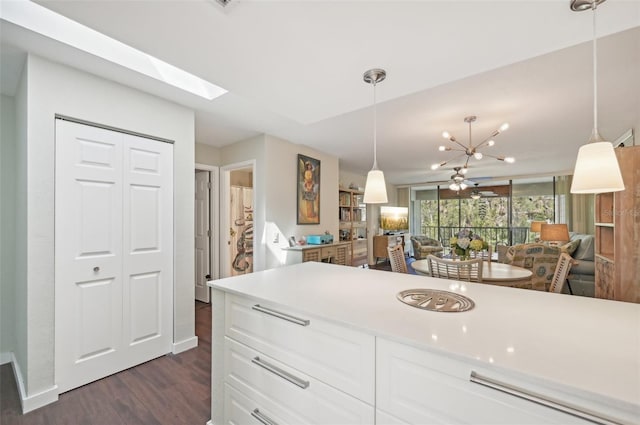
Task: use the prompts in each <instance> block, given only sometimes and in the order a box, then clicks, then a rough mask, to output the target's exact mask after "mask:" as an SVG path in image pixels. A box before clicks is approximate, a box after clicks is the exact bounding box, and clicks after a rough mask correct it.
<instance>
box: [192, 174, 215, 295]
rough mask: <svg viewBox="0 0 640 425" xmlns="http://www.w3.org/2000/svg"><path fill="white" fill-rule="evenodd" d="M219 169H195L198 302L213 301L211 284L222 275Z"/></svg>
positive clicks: (196, 286)
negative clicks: (219, 265)
mask: <svg viewBox="0 0 640 425" xmlns="http://www.w3.org/2000/svg"><path fill="white" fill-rule="evenodd" d="M218 175H219V171H218V167H214V166H211V165H204V164H196V168H195V208H194V210H195V220H194V223H195V232H194V233H195V244H194V246H195V257H194V258H195V299H196V300H197V301H201V302H204V303H209V302H210V295H209V294H210V291H209V287H208V286H207V281H209V280H212V279H217V278H218V277H219V272H218V261H217V259H218V244H217V243H216V242H214V241H217V240H218V213H217V211H218Z"/></svg>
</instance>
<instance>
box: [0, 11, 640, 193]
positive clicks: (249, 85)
mask: <svg viewBox="0 0 640 425" xmlns="http://www.w3.org/2000/svg"><path fill="white" fill-rule="evenodd" d="M1 1H2V3H4V2H6V1H15V0H1ZM38 3H40V4H42V5H44V6H46V7H47V8H50V9H51V10H54V11H56V12H58V13H60V14H62V15H65V16H67V17H69V18H71V19H74V20H75V21H77V22H80V23H82V24H84V25H87V26H89V27H91V28H93V29H96V30H98V31H100V32H103V33H105V34H107V35H109V36H111V37H113V38H115V39H117V40H120V41H122V42H125V43H127V44H129V45H131V46H133V47H135V48H137V49H139V50H142V51H144V52H146V53H149V54H151V55H154V56H156V57H158V58H160V59H162V60H164V61H166V62H169V63H171V64H173V65H175V66H178V67H180V68H183V69H185V70H187V71H189V72H192V73H194V74H196V75H198V76H200V77H203V78H205V79H207V80H209V81H211V82H213V83H215V84H218V85H220V86H222V87H224V88H225V89H227V90H229V93H228V94H226V95H224V96H222V97H220V98H217V99H215V100H213V101H206V100H203V99H200V98H197V97H196V96H193V95H191V94H188V93H183V92H181V91H180V90H177V89H174V88H172V87H168V86H165V85H163V84H162V83H159V82H156V81H154V80H151V79H148V78H146V77H143V76H141V75H139V74H136V73H134V72H132V71H128V70H126V69H123V68H122V67H120V66H117V65H114V64H110V63H107V62H105V61H103V60H101V59H98V58H96V57H93V56H91V55H88V54H85V53H82V52H79V51H76V50H75V49H72V48H70V47H68V46H65V45H61V44H60V43H57V42H54V41H52V40H48V39H44V38H43V37H40V36H38V35H36V34H33V33H30V32H28V31H26V30H24V29H22V28H19V27H16V26H14V25H12V24H9V23H7V22H5V21H2V22H1V26H0V30H1V33H0V34H1V37H2V46H1V47H2V51H1V53H2V58H1V59H2V62H1V63H0V65H1V71H2V73H1V77H2V92H3V93H5V94H12V93H13V92H14V91H15V86H16V82H17V76H18V75H19V72H20V69H21V68H20V67H21V63H22V61H23V58H24V53H21V52H24V51H31V52H34V53H36V54H38V55H40V56H43V57H47V58H50V59H52V60H56V61H60V62H64V63H67V64H69V65H70V66H74V67H77V68H80V69H85V70H87V71H88V72H92V73H94V74H97V75H100V76H102V77H105V78H109V79H113V80H115V81H118V82H121V83H123V84H126V85H130V86H133V87H136V88H138V89H140V90H144V91H147V92H150V93H153V94H156V95H158V96H161V97H165V98H167V99H170V100H172V101H175V102H178V103H181V104H184V105H187V106H190V107H192V108H194V109H195V110H196V140H197V142H198V143H204V144H209V145H213V146H224V145H227V144H230V143H233V142H236V141H238V140H243V139H246V138H249V137H252V136H255V135H257V134H260V133H267V134H271V135H274V136H277V137H281V138H283V139H286V140H289V141H291V142H293V143H298V144H304V145H308V146H311V147H313V148H315V149H318V150H320V151H323V152H327V153H330V154H333V155H335V156H337V157H339V158H340V164H341V168H344V169H347V170H350V171H354V172H359V173H361V174H365V173H366V171H368V169H369V168H371V164H372V162H373V142H372V135H373V108H372V103H373V91H372V87H371V86H370V85H368V84H365V83H364V82H363V81H362V74H363V72H364V71H366V70H367V69H369V68H373V67H381V68H384V69H386V71H387V74H388V75H387V79H386V80H385V81H384V82H382V83H380V84H379V85H378V164H379V166H380V168H381V169H382V170H383V171H384V172H385V176H386V177H387V180H388V181H389V182H391V183H394V184H409V183H420V182H427V181H434V180H441V179H446V178H447V177H448V176H449V175H451V174H452V173H453V172H452V170H451V168H447V169H443V170H440V171H437V172H433V171H431V170H430V169H429V166H430V164H432V163H434V162H439V161H442V160H446V159H448V158H450V157H452V155H451V153H442V152H438V150H437V146H438V145H440V144H443V143H445V142H446V141H445V140H444V139H442V138H441V137H440V134H441V133H442V131H443V130H445V129H446V130H449V131H450V132H451V133H452V134H454V135H455V136H456V137H457V138H458V139H459V140H460V141H462V142H464V143H466V142H467V141H468V133H467V132H468V129H467V126H466V124H465V123H464V122H463V118H464V117H465V116H466V115H477V116H478V121H477V122H476V123H475V124H474V125H473V140H474V142H478V141H480V140H481V139H482V138H484V137H485V136H487V135H488V134H489V133H490V132H491V131H492V130H494V129H495V128H497V127H498V126H499V125H500V124H501V123H502V122H505V121H508V122H509V123H510V125H511V128H510V129H509V130H508V131H507V132H505V133H504V134H502V135H500V136H498V138H496V146H494V147H493V148H488V149H487V150H486V152H487V153H490V152H491V153H495V154H497V155H499V154H501V155H505V156H515V157H516V160H517V162H516V163H515V164H513V165H508V164H505V163H503V162H500V161H496V160H493V159H490V158H485V159H483V160H481V161H475V160H472V162H471V166H472V168H471V169H470V171H469V174H468V176H469V177H470V178H471V179H473V178H474V177H487V176H493V177H500V176H502V177H503V176H513V175H527V174H539V173H554V172H563V171H567V170H571V169H572V168H573V165H574V161H575V156H576V153H577V150H578V147H579V146H580V145H581V144H583V143H584V142H585V141H586V140H587V139H588V138H589V135H590V132H591V128H592V127H593V113H592V75H593V74H592V65H591V43H590V40H591V37H592V12H591V11H587V12H581V13H576V12H572V11H571V10H570V9H569V0H547V1H540V0H532V1H525V0H522V1H518V0H512V1H508V0H502V1H481V0H475V1H455V0H447V1H398V0H393V1H391V0H390V1H364V0H360V1H358V0H354V1H319V0H315V1H314V0H306V1H305V0H291V1H270V0H253V1H248V0H233V2H232V3H231V4H230V5H229V6H227V8H223V7H221V6H219V5H218V4H217V3H216V2H215V0H211V1H206V0H182V1H170V0H158V1H115V0H114V1H97V0H83V1H73V2H70V1H38ZM598 34H599V35H600V36H602V37H603V38H602V39H601V40H600V41H599V43H598V47H599V52H598V54H599V67H598V70H599V79H598V84H599V106H600V108H599V111H600V112H599V114H600V116H599V127H600V130H601V133H602V134H603V136H605V137H608V138H609V139H615V138H616V137H617V136H619V135H620V134H622V133H623V132H624V131H626V130H627V129H629V128H632V127H634V126H636V127H637V126H640V78H639V76H640V0H634V1H624V0H616V1H609V2H606V3H604V4H603V5H601V6H600V7H599V8H598ZM453 165H455V164H453V163H452V164H451V166H453Z"/></svg>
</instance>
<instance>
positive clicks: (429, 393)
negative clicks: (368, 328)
mask: <svg viewBox="0 0 640 425" xmlns="http://www.w3.org/2000/svg"><path fill="white" fill-rule="evenodd" d="M376 369H377V393H376V408H378V409H381V410H384V411H385V412H388V413H389V414H391V415H393V416H395V417H397V418H398V419H399V420H402V421H405V422H407V423H413V424H422V423H430V424H435V423H442V424H445V423H446V424H451V423H494V424H513V423H518V424H540V423H559V424H572V423H590V422H587V421H586V420H582V419H580V418H577V417H575V416H571V415H569V414H566V413H563V412H560V411H558V410H555V409H551V408H549V407H545V406H542V405H540V404H537V403H533V402H531V401H527V400H525V399H523V398H519V397H516V396H514V395H510V394H507V393H504V392H501V391H498V390H496V389H493V388H488V387H485V386H482V385H479V384H476V383H473V382H470V381H469V377H470V374H471V371H472V369H473V367H472V365H471V364H470V363H469V364H467V363H466V362H462V361H457V360H452V359H450V358H446V357H444V356H442V355H438V354H433V353H430V352H427V351H423V350H419V349H416V348H413V347H409V346H405V345H402V344H397V343H393V342H389V341H386V340H382V339H378V343H377V367H376Z"/></svg>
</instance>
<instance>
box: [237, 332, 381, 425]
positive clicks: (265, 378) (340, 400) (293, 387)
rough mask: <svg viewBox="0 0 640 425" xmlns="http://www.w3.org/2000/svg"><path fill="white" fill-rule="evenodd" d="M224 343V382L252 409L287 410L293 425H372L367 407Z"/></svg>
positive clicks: (310, 378) (269, 359)
mask: <svg viewBox="0 0 640 425" xmlns="http://www.w3.org/2000/svg"><path fill="white" fill-rule="evenodd" d="M226 344H227V347H226V350H225V382H227V383H228V384H229V385H231V386H232V387H234V388H236V389H238V390H239V391H240V392H242V393H243V394H246V395H247V396H248V397H249V398H250V399H252V400H254V401H255V407H254V408H259V406H269V407H270V408H272V409H278V410H279V411H283V412H284V411H289V414H290V415H292V416H295V417H296V418H297V419H296V422H294V423H295V424H303V423H305V424H312V423H314V424H337V423H339V424H371V423H373V408H372V407H371V406H370V405H368V404H366V403H364V402H362V401H360V400H358V399H356V398H355V397H353V396H351V395H348V394H346V393H344V392H342V391H338V390H336V389H335V388H333V387H331V386H329V385H327V384H325V383H324V382H322V381H320V380H318V379H316V378H314V377H313V376H310V375H307V374H305V373H303V372H301V371H299V370H296V369H293V368H291V367H290V366H289V365H287V364H285V363H282V362H279V361H278V360H276V359H274V358H272V357H269V356H267V355H265V354H263V353H260V352H258V351H255V350H253V349H251V348H249V347H247V346H245V345H243V344H240V343H238V342H236V341H234V340H233V339H231V338H226ZM265 399H266V400H268V403H265V402H264V401H265ZM265 412H266V411H265Z"/></svg>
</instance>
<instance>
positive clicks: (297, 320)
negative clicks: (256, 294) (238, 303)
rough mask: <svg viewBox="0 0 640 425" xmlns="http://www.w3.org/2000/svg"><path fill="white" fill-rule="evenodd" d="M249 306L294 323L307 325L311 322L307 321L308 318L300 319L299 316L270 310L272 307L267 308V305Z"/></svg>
mask: <svg viewBox="0 0 640 425" xmlns="http://www.w3.org/2000/svg"><path fill="white" fill-rule="evenodd" d="M251 308H252V309H254V310H257V311H259V312H262V313H264V314H268V315H270V316H273V317H278V318H280V319H283V320H286V321H287V322H291V323H295V324H296V325H300V326H309V324H310V323H311V321H309V320H306V319H300V318H297V317H295V316H291V315H289V314H287V313H281V312H279V311H276V310H272V309H270V308H267V307H262V306H261V305H260V304H256V305H254V306H253V307H251Z"/></svg>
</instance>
